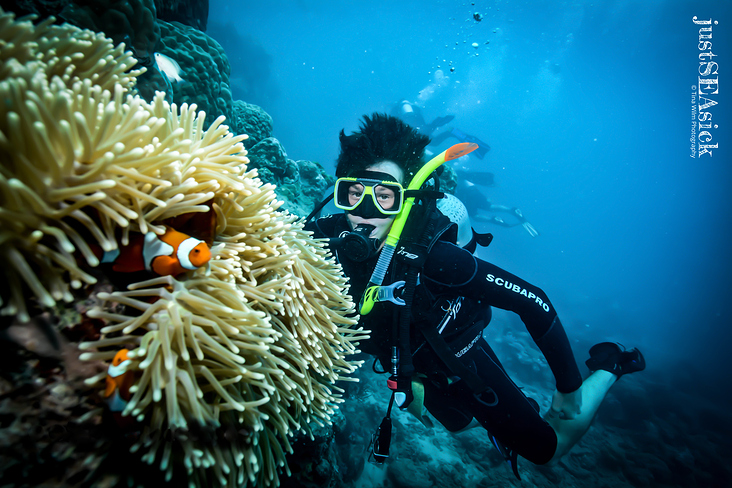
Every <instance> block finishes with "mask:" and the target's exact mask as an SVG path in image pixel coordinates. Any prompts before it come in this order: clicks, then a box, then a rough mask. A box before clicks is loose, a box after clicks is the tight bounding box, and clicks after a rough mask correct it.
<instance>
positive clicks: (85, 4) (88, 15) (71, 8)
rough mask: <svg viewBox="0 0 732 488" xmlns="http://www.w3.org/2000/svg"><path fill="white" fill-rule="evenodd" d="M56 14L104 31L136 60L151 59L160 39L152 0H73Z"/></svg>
mask: <svg viewBox="0 0 732 488" xmlns="http://www.w3.org/2000/svg"><path fill="white" fill-rule="evenodd" d="M58 16H59V18H61V19H63V20H65V21H67V22H69V23H71V24H73V25H75V26H77V27H81V28H82V29H89V30H92V31H95V32H104V34H105V36H107V37H109V38H110V39H112V42H113V43H114V44H119V43H121V42H124V43H125V44H126V46H127V48H128V49H131V50H132V51H133V52H134V54H135V56H136V57H137V58H138V59H145V58H147V59H151V58H152V55H153V53H154V52H155V49H156V46H157V44H158V40H159V39H160V27H159V26H158V23H157V21H156V10H155V2H154V1H153V0H94V1H93V2H92V1H78V0H76V1H73V2H69V3H68V4H67V5H66V6H64V8H63V9H62V10H61V12H60V13H59V14H58Z"/></svg>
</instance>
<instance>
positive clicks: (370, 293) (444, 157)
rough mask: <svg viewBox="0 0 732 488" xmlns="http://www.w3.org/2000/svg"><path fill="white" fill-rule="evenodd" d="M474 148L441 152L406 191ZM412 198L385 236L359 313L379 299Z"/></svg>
mask: <svg viewBox="0 0 732 488" xmlns="http://www.w3.org/2000/svg"><path fill="white" fill-rule="evenodd" d="M476 149H478V145H477V144H475V143H473V142H463V143H460V144H455V145H454V146H452V147H450V148H449V149H447V150H446V151H443V152H441V153H440V154H438V155H437V156H435V157H434V158H432V159H431V160H430V161H429V162H428V163H427V164H425V165H424V166H422V168H420V170H419V171H418V172H417V174H416V175H414V178H412V181H410V182H409V186H408V187H407V191H409V190H419V189H420V188H421V187H422V184H423V183H424V182H425V181H426V180H427V178H428V177H429V176H430V175H431V174H432V172H433V171H435V170H436V169H437V168H439V167H440V166H441V165H442V164H443V163H444V162H445V161H452V160H453V159H457V158H459V157H460V156H464V155H466V154H469V153H471V152H473V151H475V150H476ZM414 199H415V197H414V196H411V197H407V198H405V199H404V205H403V207H402V210H401V212H399V214H398V215H397V216H396V219H394V223H393V224H392V226H391V230H390V231H389V235H388V236H387V237H386V242H385V243H384V248H383V249H382V250H381V254H380V255H379V260H378V262H377V263H376V267H375V268H374V272H373V273H372V274H371V279H370V280H369V284H368V286H367V287H366V291H365V292H364V294H363V297H362V298H361V303H360V304H359V307H358V308H359V313H361V315H366V314H368V313H369V312H371V309H372V308H373V307H374V304H375V303H376V302H378V301H379V291H380V289H381V284H382V283H383V282H384V277H385V276H386V270H387V269H388V268H389V264H391V260H392V257H393V256H394V251H395V250H396V247H397V244H399V239H400V237H401V235H402V231H403V230H404V225H405V224H406V223H407V218H408V217H409V212H410V211H411V210H412V206H413V205H414Z"/></svg>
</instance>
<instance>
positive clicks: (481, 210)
mask: <svg viewBox="0 0 732 488" xmlns="http://www.w3.org/2000/svg"><path fill="white" fill-rule="evenodd" d="M455 174H456V175H457V187H456V188H455V195H456V196H457V197H458V198H459V199H460V200H461V201H462V202H463V203H464V204H465V206H466V207H467V208H468V209H469V212H470V217H471V218H472V219H473V220H474V221H477V222H486V223H489V224H495V225H500V226H501V227H508V228H510V227H516V226H518V225H521V226H522V227H523V228H524V229H525V230H526V232H528V233H529V235H530V236H531V237H536V236H538V235H539V231H537V230H536V228H535V227H534V226H533V225H532V224H531V222H529V221H528V220H526V217H524V214H523V212H522V211H521V209H520V208H518V207H508V206H506V205H499V204H496V203H493V202H491V201H490V200H488V199H487V198H486V196H485V194H484V193H483V190H481V189H480V188H479V186H478V185H482V186H492V185H493V173H488V172H476V171H468V170H463V169H459V168H455ZM474 181H477V183H474ZM498 213H503V214H506V215H507V216H508V218H506V217H501V216H498V215H493V214H498Z"/></svg>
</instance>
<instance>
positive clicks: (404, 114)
mask: <svg viewBox="0 0 732 488" xmlns="http://www.w3.org/2000/svg"><path fill="white" fill-rule="evenodd" d="M391 115H393V116H394V117H398V118H400V119H401V120H402V121H403V122H404V123H406V124H407V125H409V126H411V127H413V128H414V129H416V130H417V131H419V132H420V133H422V134H424V135H426V136H427V137H429V138H430V144H431V145H433V146H439V145H440V144H442V143H443V142H445V141H446V140H448V139H451V138H452V139H455V140H456V141H457V142H473V143H475V144H478V148H477V149H476V150H475V151H474V154H475V155H476V156H477V157H478V159H483V158H484V157H485V155H486V154H487V153H488V151H490V150H491V147H490V146H489V145H488V144H486V143H485V142H483V141H481V140H480V139H478V138H477V137H475V136H472V135H470V134H468V133H466V132H463V131H461V130H459V129H455V128H454V127H448V128H447V129H446V130H444V131H443V132H440V133H438V134H436V135H435V136H433V135H432V133H433V132H435V131H436V130H437V129H439V128H440V127H442V126H444V125H445V124H447V123H449V122H451V121H452V120H453V119H454V118H455V116H454V115H445V116H443V117H437V118H436V119H435V120H433V121H432V122H430V123H427V122H426V121H425V118H424V115H422V108H421V107H420V106H419V105H417V104H416V103H412V102H410V101H409V100H402V101H401V102H399V103H397V104H396V105H394V107H393V108H392V111H391Z"/></svg>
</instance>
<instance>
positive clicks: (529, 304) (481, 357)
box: [306, 214, 582, 464]
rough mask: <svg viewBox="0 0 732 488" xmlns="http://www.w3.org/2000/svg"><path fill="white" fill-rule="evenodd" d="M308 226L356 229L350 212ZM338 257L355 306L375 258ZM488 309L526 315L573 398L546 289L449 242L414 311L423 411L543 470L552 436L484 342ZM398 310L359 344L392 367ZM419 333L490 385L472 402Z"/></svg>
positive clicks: (382, 308)
mask: <svg viewBox="0 0 732 488" xmlns="http://www.w3.org/2000/svg"><path fill="white" fill-rule="evenodd" d="M306 229H308V230H312V231H313V232H314V237H338V236H340V235H341V234H342V233H344V232H348V231H349V230H350V228H349V225H348V221H347V219H346V217H345V214H338V215H333V216H328V217H325V218H322V219H319V220H317V221H315V222H311V223H309V224H308V225H307V226H306ZM333 252H334V254H335V256H336V259H337V260H338V262H340V263H341V265H342V266H343V271H344V273H345V274H346V276H348V277H349V279H350V285H351V288H350V291H349V293H350V294H351V296H353V297H354V300H355V301H356V302H358V300H359V299H360V297H361V296H362V294H363V291H364V289H365V287H366V285H367V283H368V281H369V278H370V277H371V273H372V271H373V269H374V266H375V265H376V261H377V259H378V257H374V258H371V259H369V260H367V261H365V262H361V263H358V262H354V261H352V260H350V259H349V258H348V256H345V255H342V253H339V252H338V250H337V249H335V250H333ZM399 267H400V266H399V265H398V264H395V262H392V265H391V266H390V267H389V270H388V271H387V274H386V279H385V280H384V284H385V285H388V284H390V283H393V282H394V281H397V280H400V279H402V277H401V276H400V275H399V269H396V268H399ZM490 307H498V308H501V309H505V310H510V311H512V312H515V313H517V314H518V315H519V316H520V317H521V320H522V321H523V322H524V324H525V325H526V328H527V330H528V331H529V333H530V334H531V337H532V338H533V339H534V342H536V344H537V346H538V347H539V349H540V350H541V351H542V353H543V354H544V356H545V357H546V360H547V362H548V363H549V366H550V368H551V370H552V372H553V373H554V377H555V378H556V383H557V390H558V391H560V392H563V393H570V392H573V391H575V390H577V389H578V388H579V387H580V385H581V384H582V378H581V376H580V373H579V369H578V368H577V363H576V362H575V359H574V355H573V354H572V350H571V348H570V345H569V341H568V340H567V336H566V334H565V332H564V328H563V327H562V325H561V323H560V322H559V319H558V318H557V313H556V312H555V310H554V307H553V306H552V304H551V303H550V301H549V299H548V298H547V296H546V295H545V294H544V292H543V291H542V290H540V289H539V288H537V287H535V286H533V285H531V284H529V283H527V282H525V281H524V280H522V279H520V278H518V277H516V276H514V275H512V274H510V273H508V272H506V271H504V270H502V269H501V268H499V267H497V266H495V265H493V264H491V263H488V262H486V261H483V260H480V259H477V258H476V257H475V256H473V254H471V253H470V252H468V251H466V250H464V249H462V248H460V247H458V246H456V245H454V244H452V243H450V242H446V241H442V240H438V241H437V242H435V243H434V245H433V246H432V247H431V249H430V251H429V254H428V256H427V258H426V260H425V262H424V266H423V268H422V270H421V272H420V275H419V285H418V286H417V289H416V291H415V298H414V305H413V307H412V324H413V325H412V329H411V330H412V332H411V333H410V338H411V349H412V357H413V363H414V367H415V369H416V371H417V373H420V374H421V375H423V376H426V379H425V380H424V381H423V382H424V385H425V406H426V408H427V409H428V410H429V412H430V413H431V414H432V415H433V416H434V417H435V418H437V419H438V420H439V421H440V422H441V423H442V424H443V425H444V426H445V427H446V428H447V429H449V430H451V431H457V430H460V429H462V428H464V427H466V426H467V425H468V424H469V423H470V421H471V420H472V419H473V418H475V419H477V420H478V421H479V422H480V423H481V424H482V425H483V426H484V427H485V428H486V429H487V430H488V431H489V432H490V433H491V435H493V436H495V437H496V439H498V440H499V441H500V442H501V443H502V444H503V445H504V446H505V447H507V448H509V449H511V450H513V451H515V452H517V453H518V454H520V455H521V456H523V457H525V458H526V459H528V460H530V461H531V462H533V463H536V464H544V463H546V462H548V461H549V460H550V459H551V458H552V456H553V455H554V452H555V450H556V446H557V437H556V434H555V433H554V430H553V429H552V428H551V427H550V426H549V424H547V423H546V421H545V420H544V419H543V418H542V417H541V416H540V415H539V413H538V412H537V411H536V409H535V407H534V406H533V405H532V404H531V403H530V402H529V401H528V399H527V398H526V396H525V395H524V394H523V393H522V392H521V390H520V389H519V388H518V386H516V384H515V383H514V382H513V381H512V380H511V378H509V377H508V375H507V374H506V372H505V371H504V369H503V366H502V365H501V363H500V362H499V361H498V358H497V357H496V355H495V354H494V352H493V350H492V349H491V348H490V346H489V345H488V343H487V342H486V341H485V340H484V339H483V336H482V331H483V329H484V328H485V327H486V325H488V322H489V321H490V316H491V313H490V310H491V309H490ZM398 309H399V307H398V306H396V305H393V304H392V303H390V302H379V303H376V304H375V306H374V308H373V310H372V311H371V313H369V314H368V315H365V316H362V317H361V322H360V324H361V325H363V326H364V327H365V328H366V329H369V330H371V339H369V340H368V341H366V342H365V343H362V344H361V349H362V350H363V351H364V352H366V353H369V354H373V355H375V356H377V357H378V358H379V360H380V362H381V364H382V365H386V366H387V367H388V365H389V364H390V362H389V358H390V350H391V346H392V344H393V336H392V324H393V323H394V321H395V320H396V316H397V314H396V313H395V312H397V311H398ZM420 327H433V328H437V329H438V330H440V335H441V336H442V337H443V338H444V340H445V342H446V343H447V344H448V345H449V348H450V350H451V351H452V352H453V353H454V355H455V356H456V357H458V358H459V360H460V361H461V362H462V364H463V365H465V366H466V367H468V368H469V369H470V370H472V371H473V372H475V373H477V375H478V377H479V378H480V379H481V380H482V381H483V382H484V384H485V385H486V386H487V387H489V388H488V389H487V390H485V391H484V392H483V393H481V394H479V395H475V394H474V393H473V391H472V390H471V388H469V387H468V386H467V385H466V381H460V379H459V378H458V377H457V376H458V375H457V374H455V373H454V372H453V371H451V369H450V368H449V367H448V366H447V365H446V364H445V362H444V361H442V360H441V359H440V357H439V355H438V354H437V353H436V352H435V351H434V350H433V348H432V347H431V346H430V344H428V343H427V342H426V340H425V338H424V336H423V335H422V334H421V333H420V332H419V329H420Z"/></svg>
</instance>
